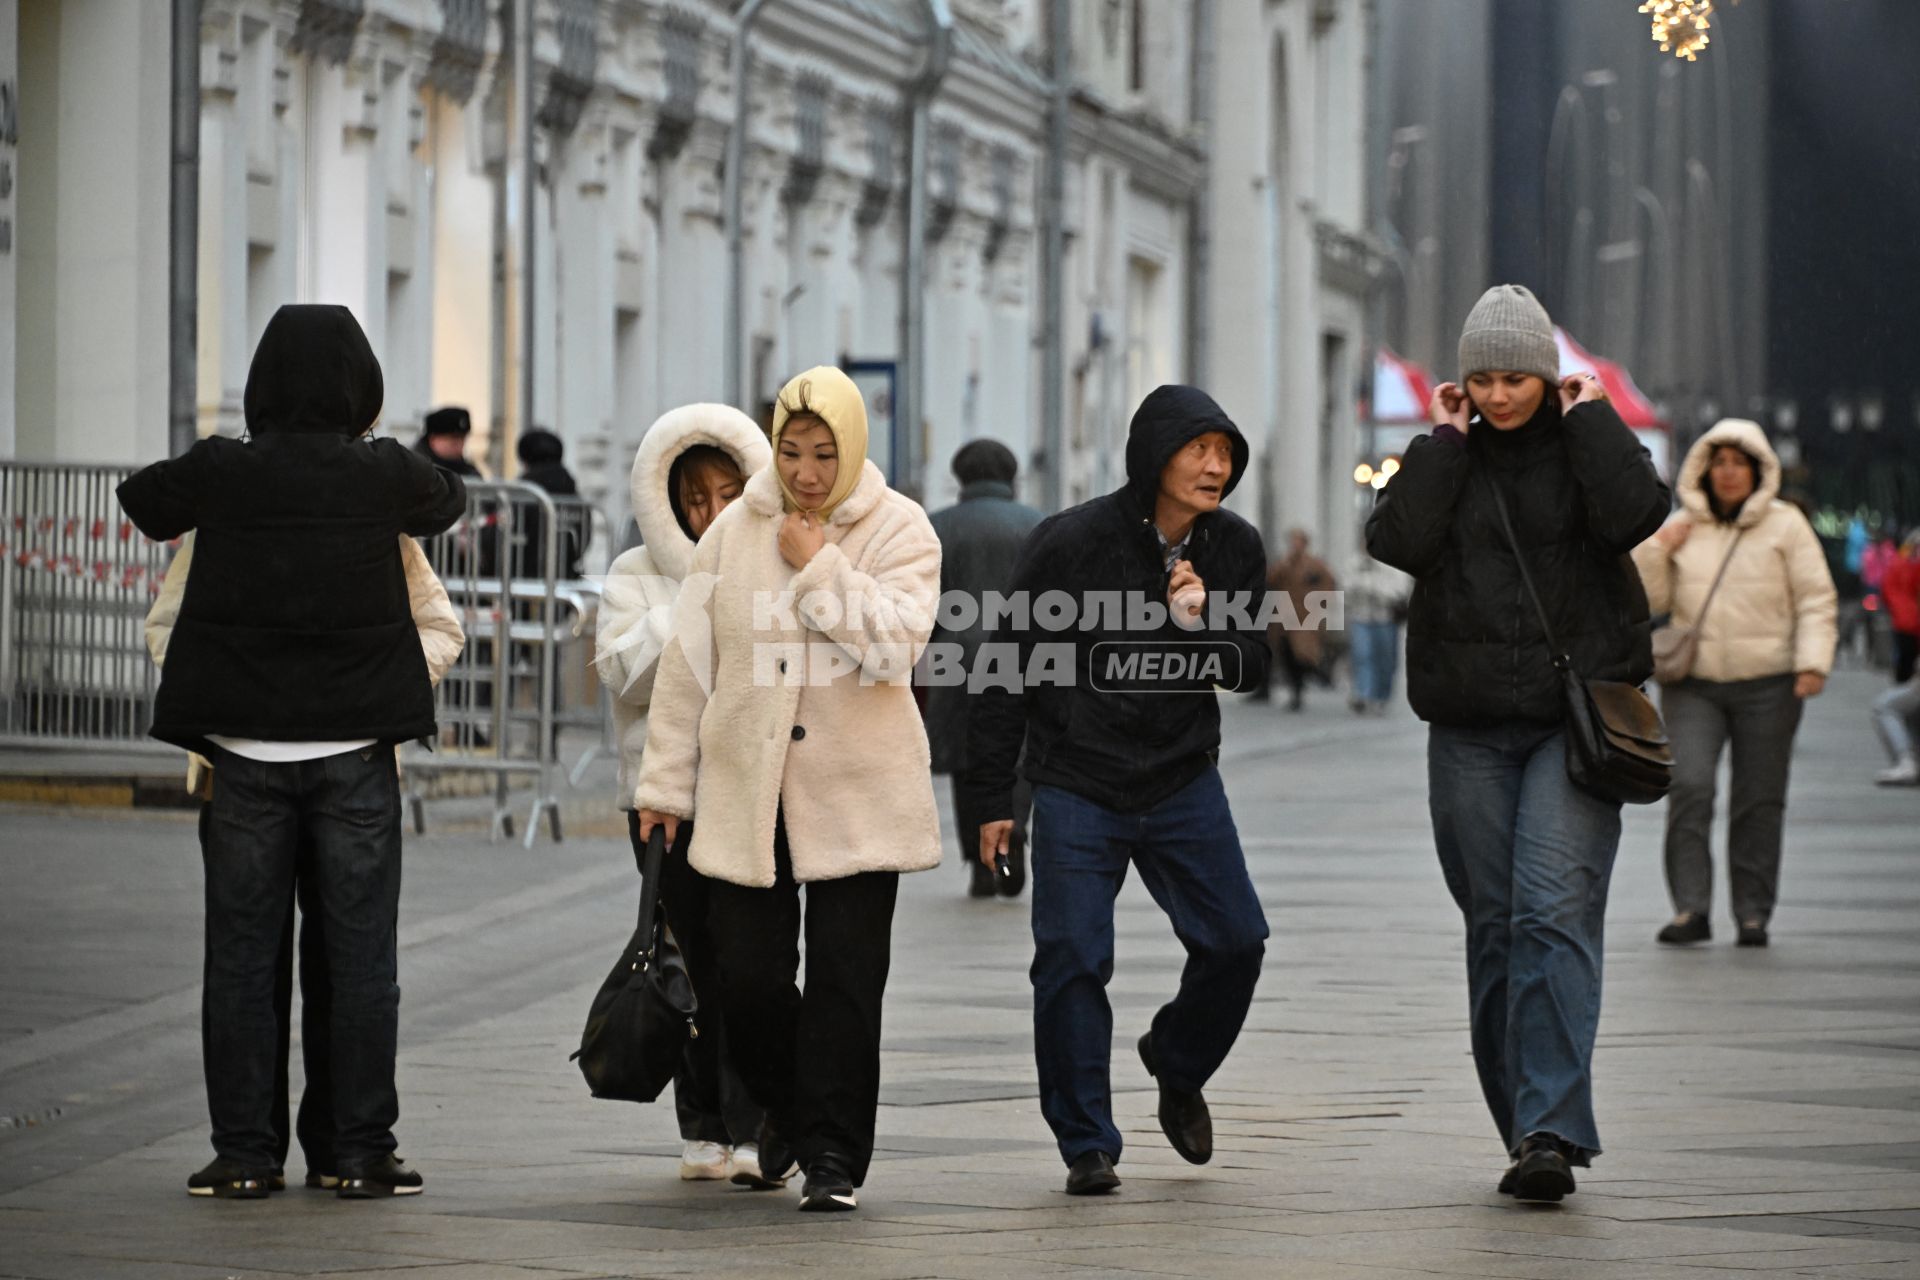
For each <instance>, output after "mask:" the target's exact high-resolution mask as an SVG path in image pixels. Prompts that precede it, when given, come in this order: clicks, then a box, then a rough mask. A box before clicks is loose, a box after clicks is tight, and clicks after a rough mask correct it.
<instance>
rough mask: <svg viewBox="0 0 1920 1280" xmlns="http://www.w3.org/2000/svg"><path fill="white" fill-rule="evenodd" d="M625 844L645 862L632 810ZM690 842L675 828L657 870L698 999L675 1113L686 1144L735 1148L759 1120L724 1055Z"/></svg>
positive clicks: (701, 882)
mask: <svg viewBox="0 0 1920 1280" xmlns="http://www.w3.org/2000/svg"><path fill="white" fill-rule="evenodd" d="M627 836H628V838H629V839H630V840H631V841H632V842H633V856H634V858H635V859H636V860H639V859H641V858H643V857H644V855H645V853H646V844H645V843H644V842H643V841H642V840H641V839H640V815H639V814H637V813H635V812H633V811H632V810H628V811H627ZM692 839H693V824H692V823H691V822H683V823H681V824H680V835H679V838H678V839H677V840H675V841H674V845H673V847H672V848H671V849H669V850H667V853H666V856H665V857H664V858H662V859H661V862H660V882H661V883H660V906H661V909H662V910H663V911H665V912H666V916H667V927H668V928H669V929H671V930H672V931H673V937H674V941H675V942H678V943H679V944H680V954H681V956H682V957H683V958H684V959H685V960H686V962H687V976H688V977H689V978H691V979H692V980H693V990H694V993H695V994H696V995H698V996H699V998H700V1037H699V1039H697V1040H693V1041H691V1042H689V1043H688V1045H687V1059H686V1062H685V1064H684V1065H682V1066H681V1068H680V1070H679V1071H678V1072H676V1073H675V1075H674V1077H673V1110H674V1114H675V1115H676V1116H677V1117H678V1118H679V1121H680V1136H681V1138H683V1139H685V1140H686V1141H688V1142H717V1143H719V1144H720V1145H721V1146H724V1147H737V1146H740V1145H741V1144H742V1143H749V1142H757V1141H758V1140H759V1135H760V1120H761V1114H762V1113H761V1110H760V1108H759V1106H758V1105H757V1104H755V1102H754V1101H753V1096H752V1095H751V1094H749V1093H748V1092H747V1086H746V1082H745V1081H744V1080H742V1079H741V1078H740V1072H739V1070H738V1069H737V1068H736V1067H735V1066H734V1065H733V1055H732V1054H731V1053H730V1052H728V1048H727V1027H726V1018H725V1015H724V1013H723V1012H722V1011H723V1008H724V1004H723V1002H722V999H721V993H720V978H719V975H718V973H716V972H715V971H714V955H713V929H712V926H711V920H710V917H709V915H708V893H707V887H708V885H710V884H712V883H713V882H712V881H710V880H708V879H707V878H706V877H705V876H703V875H701V874H700V873H699V872H698V871H695V870H694V869H693V868H692V867H690V866H688V865H687V844H688V842H689V841H691V840H692Z"/></svg>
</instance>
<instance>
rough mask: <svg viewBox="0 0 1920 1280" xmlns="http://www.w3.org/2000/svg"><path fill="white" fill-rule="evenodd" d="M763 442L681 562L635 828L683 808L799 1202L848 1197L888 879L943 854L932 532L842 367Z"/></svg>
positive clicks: (726, 993) (887, 925)
mask: <svg viewBox="0 0 1920 1280" xmlns="http://www.w3.org/2000/svg"><path fill="white" fill-rule="evenodd" d="M773 447H774V465H773V466H771V467H768V468H765V469H763V470H762V471H760V472H759V473H758V474H756V475H754V476H753V477H751V478H750V479H749V480H748V481H747V487H746V492H745V494H744V495H743V497H742V500H741V501H739V502H737V503H735V504H734V505H733V506H731V507H729V508H728V509H727V510H726V512H725V513H723V514H722V515H721V516H720V518H719V519H718V520H716V521H715V522H714V525H713V527H712V528H711V529H710V530H708V532H707V535H706V536H705V537H704V538H703V539H701V541H700V544H699V547H698V549H697V550H696V552H695V553H694V558H693V572H692V574H691V575H690V576H689V578H688V580H687V583H686V587H685V589H684V590H683V592H682V595H681V599H680V603H679V609H678V613H677V615H676V618H675V622H674V632H673V638H672V640H671V641H669V643H668V645H667V648H666V652H665V653H664V655H663V656H662V657H661V660H660V671H659V675H658V677H657V678H656V681H655V685H654V691H653V703H652V707H651V711H650V714H649V723H648V742H647V748H646V753H645V756H644V758H643V760H642V763H641V767H640V779H639V785H638V787H637V789H636V792H635V796H634V803H635V807H636V808H637V809H638V810H639V811H640V812H639V822H638V830H639V833H640V835H641V837H642V838H645V836H646V834H647V833H648V832H649V831H650V830H651V828H652V827H653V825H654V824H656V823H664V824H665V825H666V827H667V829H668V833H669V838H670V839H672V838H673V837H675V836H676V835H677V833H678V827H679V824H680V822H681V821H683V820H687V819H694V820H695V822H694V834H693V838H692V841H691V845H690V850H689V860H690V862H691V864H692V866H693V868H694V869H695V870H696V871H698V872H700V873H701V874H702V875H704V876H706V877H707V878H708V879H709V880H710V881H711V882H712V883H711V885H710V888H709V893H710V903H711V907H710V910H711V920H712V924H713V929H714V933H715V943H716V954H717V958H718V962H719V972H720V978H721V986H722V995H723V1001H724V1005H725V1011H724V1015H723V1016H724V1018H725V1021H726V1027H727V1033H728V1036H729V1038H730V1040H731V1042H732V1046H733V1053H734V1057H735V1060H736V1062H738V1064H739V1066H740V1068H741V1070H742V1072H743V1074H744V1075H745V1076H746V1078H747V1084H748V1087H749V1089H750V1090H751V1091H752V1093H753V1095H754V1097H755V1099H756V1100H757V1101H758V1102H759V1103H760V1104H761V1105H762V1106H764V1107H765V1108H766V1110H767V1123H766V1125H765V1126H764V1127H763V1129H762V1131H761V1141H760V1162H761V1168H762V1171H763V1172H764V1174H765V1175H766V1176H767V1177H769V1178H773V1177H777V1176H779V1175H781V1174H783V1173H785V1172H786V1171H787V1170H788V1169H789V1168H791V1167H792V1164H793V1161H794V1160H795V1159H796V1158H797V1159H798V1161H799V1162H800V1164H801V1166H802V1167H803V1168H804V1169H805V1170H806V1174H807V1185H806V1190H805V1192H804V1194H803V1196H802V1199H801V1208H803V1209H812V1210H834V1209H851V1208H853V1207H854V1188H856V1187H858V1186H859V1185H860V1184H861V1183H862V1181H863V1180H864V1178H865V1175H866V1171H867V1165H868V1162H869V1161H870V1159H871V1157H872V1153H873V1125H874V1115H875V1111H876V1109H877V1107H878V1105H879V1088H880V1005H881V998H882V996H883V994H884V992H885V989H886V977H887V966H888V959H889V954H890V945H891V931H892V922H893V907H894V898H895V894H896V891H897V889H898V885H899V873H900V872H903V871H921V870H926V869H928V868H931V867H934V866H938V865H939V862H940V829H939V820H938V817H937V816H936V812H935V809H934V800H933V779H932V775H931V773H930V771H929V765H928V752H927V737H926V731H925V729H924V728H923V727H922V726H921V721H920V713H919V711H918V709H917V708H916V706H915V704H914V699H913V690H912V688H911V685H910V683H909V681H910V680H911V677H912V670H913V664H914V662H915V660H916V659H917V658H918V657H919V656H920V652H921V650H922V649H924V648H925V647H926V644H927V639H928V637H929V635H930V634H931V633H932V630H933V617H934V610H935V606H936V604H937V602H938V595H939V583H940V543H939V539H938V538H937V537H936V536H935V535H934V532H933V526H932V525H931V524H930V523H929V522H928V520H927V517H926V513H925V512H924V511H922V510H921V509H920V507H919V505H918V504H916V503H914V502H913V501H911V500H910V499H908V498H905V497H903V496H901V495H900V494H898V493H895V492H894V491H893V490H892V489H890V488H888V487H887V483H886V479H885V477H883V476H882V475H881V473H880V470H879V468H878V467H876V466H874V464H873V463H872V462H870V461H868V460H867V457H866V452H867V415H866V405H865V403H864V402H863V401H862V400H861V397H860V392H859V389H858V388H856V387H855V386H854V385H853V382H852V380H851V379H849V378H848V377H847V376H846V375H845V374H844V373H842V372H841V371H840V370H838V369H833V368H826V367H823V368H817V369H811V370H808V371H807V372H806V373H803V374H801V375H800V376H798V377H796V378H795V379H793V380H792V381H791V382H789V383H788V384H787V385H786V386H785V387H784V388H783V389H782V390H781V392H780V397H779V401H778V403H777V405H776V407H775V410H774V418H773ZM803 884H804V885H806V886H807V894H806V917H805V928H806V939H807V948H806V953H807V976H806V991H805V994H804V995H803V994H802V993H801V992H800V991H799V990H798V989H796V987H795V986H794V977H795V975H796V973H797V970H798V954H797V947H796V944H797V942H798V940H799V936H800V929H801V911H800V892H799V886H800V885H803Z"/></svg>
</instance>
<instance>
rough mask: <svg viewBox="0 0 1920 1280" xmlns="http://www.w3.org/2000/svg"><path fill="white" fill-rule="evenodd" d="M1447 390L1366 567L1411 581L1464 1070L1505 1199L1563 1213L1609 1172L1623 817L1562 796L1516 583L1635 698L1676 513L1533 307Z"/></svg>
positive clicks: (1404, 470)
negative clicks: (1596, 1076)
mask: <svg viewBox="0 0 1920 1280" xmlns="http://www.w3.org/2000/svg"><path fill="white" fill-rule="evenodd" d="M1460 372H1461V377H1462V379H1463V380H1464V381H1465V383H1466V388H1465V390H1464V391H1462V389H1461V388H1460V387H1459V386H1457V385H1456V384H1454V383H1447V384H1445V385H1444V386H1442V387H1441V388H1440V389H1439V390H1438V391H1436V392H1435V393H1434V398H1433V403H1432V405H1431V412H1432V416H1433V422H1434V431H1433V433H1432V434H1431V435H1426V436H1421V437H1420V438H1418V439H1416V440H1415V441H1414V442H1413V443H1412V445H1410V446H1409V447H1408V449H1407V452H1406V456H1405V458H1404V459H1403V460H1402V462H1401V466H1400V470H1399V472H1398V473H1397V474H1396V475H1395V476H1394V477H1393V480H1392V482H1391V483H1390V484H1388V485H1387V487H1386V489H1385V490H1384V491H1383V492H1382V494H1381V497H1380V499H1379V501H1378V502H1377V503H1376V505H1375V507H1374V510H1373V515H1372V517H1371V518H1370V519H1369V520H1368V522H1367V549H1368V550H1369V551H1370V552H1371V553H1372V554H1373V556H1374V558H1375V559H1378V560H1381V561H1383V562H1385V563H1387V564H1389V565H1392V566H1393V567H1394V568H1396V569H1401V570H1404V571H1405V572H1407V573H1409V574H1411V575H1412V576H1413V578H1414V588H1413V600H1412V604H1411V610H1410V614H1409V617H1408V621H1407V692H1408V699H1409V701H1411V702H1412V704H1413V709H1414V711H1415V712H1417V713H1418V714H1419V716H1420V717H1421V719H1423V720H1426V721H1427V722H1428V723H1429V726H1430V727H1429V730H1428V739H1427V788H1428V806H1429V808H1430V809H1431V810H1432V818H1433V829H1434V842H1435V844H1436V846H1437V847H1438V851H1439V855H1440V868H1441V871H1442V873H1443V875H1444V876H1445V879H1446V882H1447V888H1448V890H1449V892H1450V893H1451V894H1452V896H1453V899H1454V902H1455V903H1456V904H1457V905H1458V906H1459V908H1460V910H1461V913H1462V914H1463V916H1464V917H1465V921H1466V927H1467V983H1468V988H1469V999H1470V1019H1471V1024H1472V1032H1473V1056H1474V1063H1475V1066H1476V1067H1477V1068H1478V1070H1479V1074H1480V1086H1481V1090H1482V1092H1483V1093H1484V1094H1485V1096H1486V1100H1487V1106H1488V1108H1489V1109H1490V1110H1491V1111H1492V1113H1493V1118H1494V1123H1495V1125H1496V1126H1497V1127H1498V1128H1499V1131H1500V1138H1501V1141H1502V1142H1503V1143H1504V1144H1505V1146H1506V1149H1507V1152H1508V1154H1509V1155H1510V1156H1511V1157H1512V1159H1513V1161H1514V1163H1513V1165H1512V1167H1510V1168H1509V1169H1508V1171H1507V1173H1506V1176H1504V1177H1503V1178H1502V1179H1501V1181H1500V1190H1501V1192H1503V1193H1505V1194H1509V1195H1518V1196H1519V1197H1521V1198H1522V1199H1530V1200H1559V1199H1561V1198H1562V1197H1564V1196H1565V1195H1566V1194H1567V1193H1568V1192H1571V1191H1572V1190H1573V1189H1574V1181H1573V1174H1572V1167H1573V1166H1585V1165H1586V1164H1587V1163H1588V1162H1589V1160H1590V1159H1591V1158H1592V1157H1593V1156H1595V1155H1598V1154H1599V1153H1600V1137H1599V1133H1598V1130H1597V1129H1596V1127H1595V1123H1594V1117H1593V1081H1592V1060H1593V1040H1594V1034H1595V1031H1596V1029H1597V1027H1598V1025H1599V1018H1600V964H1601V952H1602V946H1601V943H1602V939H1601V931H1602V925H1603V922H1604V918H1605V915H1606V905H1607V884H1608V880H1609V878H1610V877H1611V875H1612V872H1613V859H1614V854H1615V852H1616V851H1617V850H1618V848H1619V844H1620V804H1619V802H1618V801H1610V800H1605V799H1602V798H1600V797H1598V796H1595V795H1592V794H1590V793H1588V792H1586V791H1583V790H1581V789H1580V788H1578V787H1576V786H1574V785H1573V783H1572V782H1571V781H1570V780H1569V779H1568V777H1567V770H1566V743H1565V739H1564V736H1563V732H1562V727H1561V714H1562V713H1561V701H1560V698H1561V692H1560V690H1561V677H1560V673H1559V671H1558V670H1557V669H1556V667H1555V665H1554V659H1555V656H1556V655H1555V654H1554V652H1553V651H1552V649H1551V647H1550V646H1549V644H1548V641H1547V637H1546V634H1545V632H1544V631H1543V630H1542V627H1541V625H1540V620H1539V616H1538V613H1537V612H1536V610H1535V608H1534V606H1533V603H1532V602H1531V601H1530V600H1529V598H1528V586H1527V578H1528V577H1530V578H1531V581H1532V584H1533V587H1534V588H1535V589H1537V590H1538V591H1539V593H1540V597H1541V606H1542V608H1543V609H1544V611H1545V613H1546V615H1547V617H1548V618H1549V619H1550V620H1551V622H1552V624H1553V631H1554V633H1555V638H1556V639H1557V640H1558V641H1559V642H1560V643H1561V645H1562V646H1563V647H1564V648H1565V649H1566V650H1567V651H1568V652H1567V656H1569V657H1570V658H1571V660H1572V666H1573V668H1574V670H1575V671H1577V672H1578V673H1579V674H1581V675H1583V676H1586V677H1588V678H1598V679H1605V680H1621V681H1628V682H1631V683H1636V684H1637V683H1640V682H1642V681H1644V680H1646V679H1647V678H1648V677H1649V676H1651V675H1652V674H1653V653H1652V647H1651V643H1650V635H1651V632H1650V628H1649V619H1648V610H1647V598H1646V593H1645V592H1644V591H1643V590H1642V589H1641V585H1640V577H1639V574H1638V573H1637V572H1636V571H1635V570H1634V567H1633V563H1632V561H1631V560H1630V559H1629V558H1628V555H1627V553H1628V552H1630V551H1631V550H1632V549H1633V548H1634V547H1635V546H1636V545H1638V544H1639V543H1640V542H1642V541H1643V540H1645V539H1646V538H1647V537H1648V536H1649V535H1651V534H1652V533H1653V532H1654V530H1656V529H1658V528H1659V527H1660V525H1661V523H1662V522H1663V521H1664V520H1665V519H1666V516H1667V511H1668V509H1669V506H1670V504H1671V500H1672V497H1671V493H1670V492H1669V490H1668V488H1667V486H1666V484H1665V483H1664V482H1663V481H1662V480H1661V479H1660V477H1659V475H1658V473H1657V472H1655V470H1654V467H1653V462H1652V459H1651V458H1650V457H1649V456H1648V454H1647V451H1646V450H1645V449H1644V448H1642V447H1641V445H1640V443H1639V442H1638V441H1637V440H1636V439H1635V438H1634V435H1633V432H1632V431H1630V430H1629V429H1628V428H1627V426H1626V425H1625V424H1624V423H1623V422H1621V421H1620V416H1619V415H1618V414H1617V413H1615V412H1614V411H1613V408H1612V406H1610V405H1609V404H1607V403H1606V398H1605V393H1604V391H1603V390H1602V389H1601V387H1600V384H1599V382H1598V380H1597V379H1595V378H1594V377H1593V376H1592V375H1591V374H1576V375H1575V376H1573V377H1571V378H1568V379H1565V380H1564V381H1562V379H1561V378H1560V371H1559V353H1558V349H1557V347H1556V345H1555V342H1554V332H1553V322H1552V321H1551V320H1550V319H1549V318H1548V317H1547V313H1546V310H1545V308H1543V307H1542V306H1541V305H1540V303H1539V302H1538V301H1537V300H1536V299H1535V298H1534V296H1533V295H1532V294H1531V293H1529V292H1528V291H1527V290H1526V289H1524V288H1521V287H1519V286H1517V285H1501V286H1498V287H1496V288H1494V289H1491V290H1489V291H1488V292H1487V294H1486V295H1485V296H1484V297H1483V298H1482V299H1481V300H1480V302H1479V303H1478V305H1476V306H1475V307H1474V310H1473V313H1472V314H1471V315H1470V316H1469V317H1468V319H1467V324H1466V327H1465V330H1464V331H1463V332H1462V334H1461V337H1460ZM1502 505H1504V506H1505V508H1506V510H1507V513H1508V517H1509V518H1510V520H1511V524H1512V529H1513V533H1514V539H1515V541H1516V542H1517V543H1518V546H1519V549H1520V552H1521V554H1522V555H1523V556H1524V557H1525V562H1524V566H1523V564H1522V563H1521V561H1520V560H1518V559H1516V557H1515V555H1514V551H1513V549H1512V546H1511V544H1510V543H1509V541H1508V538H1507V534H1506V532H1505V527H1504V524H1503V519H1502V515H1501V508H1502ZM1523 573H1524V575H1525V576H1523Z"/></svg>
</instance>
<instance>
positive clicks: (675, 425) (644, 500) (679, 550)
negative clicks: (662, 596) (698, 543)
mask: <svg viewBox="0 0 1920 1280" xmlns="http://www.w3.org/2000/svg"><path fill="white" fill-rule="evenodd" d="M703 444H704V445H712V446H713V447H714V448H717V449H723V450H725V451H726V452H727V454H728V455H729V456H730V457H732V459H733V460H734V462H735V463H736V464H738V465H739V467H740V474H742V475H744V476H747V477H749V479H751V478H752V477H755V476H757V475H760V474H761V473H765V472H771V471H772V470H773V468H772V467H770V466H768V465H767V464H768V463H769V462H771V461H772V460H773V449H772V447H771V446H769V445H768V444H767V438H766V436H764V435H762V434H761V432H760V428H759V426H758V425H757V424H756V423H755V422H754V421H753V419H752V418H749V417H748V416H747V415H746V414H744V413H742V412H740V411H739V410H738V409H735V408H733V407H732V406H730V405H724V404H686V405H681V406H680V407H679V408H678V409H669V410H668V411H667V412H665V413H663V414H661V415H660V416H659V417H658V418H656V419H654V422H653V425H652V426H650V427H648V428H647V433H646V435H645V436H643V437H642V438H641V440H640V450H639V452H638V453H636V454H635V455H634V458H633V476H632V481H631V484H632V496H633V518H634V522H635V523H636V524H638V525H639V526H640V540H641V542H642V543H644V544H645V545H646V548H647V550H648V552H649V554H650V555H651V556H652V559H653V567H654V569H655V571H656V572H658V573H661V574H663V575H665V576H666V577H669V578H672V579H674V580H675V581H679V580H680V579H682V578H685V577H686V576H687V571H688V570H689V569H690V568H692V566H693V545H694V544H693V539H692V538H689V537H688V536H687V532H686V530H685V529H682V528H681V527H680V518H679V517H678V516H676V515H675V514H674V510H673V498H672V495H671V494H669V493H668V492H667V479H668V477H669V476H670V475H671V474H672V471H673V464H674V463H675V462H676V461H677V460H678V459H679V457H680V455H681V454H683V453H685V452H686V451H687V450H689V449H691V448H693V447H695V446H696V445H703ZM749 491H751V485H749Z"/></svg>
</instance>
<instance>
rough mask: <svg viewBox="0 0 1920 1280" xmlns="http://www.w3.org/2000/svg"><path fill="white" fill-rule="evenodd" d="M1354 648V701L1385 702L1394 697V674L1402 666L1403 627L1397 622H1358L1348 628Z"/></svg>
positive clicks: (1350, 624)
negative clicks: (1401, 640)
mask: <svg viewBox="0 0 1920 1280" xmlns="http://www.w3.org/2000/svg"><path fill="white" fill-rule="evenodd" d="M1347 631H1348V638H1349V640H1350V642H1351V643H1352V645H1353V698H1354V701H1356V702H1385V701H1386V700H1387V699H1389V698H1391V697H1392V696H1393V673H1394V671H1395V670H1397V669H1398V668H1399V666H1400V626H1399V624H1398V623H1395V622H1354V623H1349V624H1348V626H1347Z"/></svg>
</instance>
